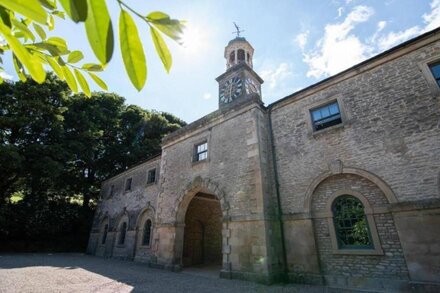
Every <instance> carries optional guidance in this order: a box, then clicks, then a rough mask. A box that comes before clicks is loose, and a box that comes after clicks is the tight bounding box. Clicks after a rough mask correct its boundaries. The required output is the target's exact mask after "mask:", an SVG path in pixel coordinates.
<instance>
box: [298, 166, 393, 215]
mask: <svg viewBox="0 0 440 293" xmlns="http://www.w3.org/2000/svg"><path fill="white" fill-rule="evenodd" d="M336 174H353V175H358V176H360V177H364V178H366V179H368V180H369V181H371V182H373V183H374V184H376V185H377V187H378V188H379V189H380V190H381V191H382V192H383V194H384V195H385V197H386V199H387V200H388V203H396V202H397V198H396V195H395V194H394V192H393V190H392V189H391V187H390V186H389V185H388V184H387V183H386V182H385V181H384V180H382V179H381V178H380V177H379V176H377V175H375V174H373V173H371V172H368V171H365V170H362V169H358V168H352V167H342V166H341V168H340V170H339V171H337V172H332V171H326V172H324V173H322V174H320V175H319V176H318V177H316V178H315V179H313V180H312V182H311V183H310V185H309V187H308V188H307V191H306V194H305V196H304V212H305V213H310V212H311V206H312V200H313V193H314V191H315V189H316V188H317V187H318V185H319V184H321V182H323V181H324V180H326V179H327V178H329V177H331V176H333V175H336Z"/></svg>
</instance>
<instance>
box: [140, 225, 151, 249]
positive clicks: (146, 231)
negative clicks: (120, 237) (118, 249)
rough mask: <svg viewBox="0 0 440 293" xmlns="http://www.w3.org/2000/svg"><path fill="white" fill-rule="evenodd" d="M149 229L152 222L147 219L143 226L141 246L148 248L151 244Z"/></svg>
mask: <svg viewBox="0 0 440 293" xmlns="http://www.w3.org/2000/svg"><path fill="white" fill-rule="evenodd" d="M151 227H152V222H151V220H150V219H147V220H146V221H145V224H144V234H143V237H142V245H145V246H150V242H151Z"/></svg>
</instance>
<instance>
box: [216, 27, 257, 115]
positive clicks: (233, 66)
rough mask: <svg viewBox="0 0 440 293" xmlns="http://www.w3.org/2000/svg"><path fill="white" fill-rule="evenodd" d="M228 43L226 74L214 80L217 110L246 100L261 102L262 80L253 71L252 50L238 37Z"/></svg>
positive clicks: (246, 42)
mask: <svg viewBox="0 0 440 293" xmlns="http://www.w3.org/2000/svg"><path fill="white" fill-rule="evenodd" d="M236 28H237V32H236V33H237V37H235V38H234V39H232V40H231V41H229V43H228V45H227V46H226V48H225V59H226V72H225V73H223V74H222V75H220V76H219V77H217V78H216V81H217V82H218V84H219V108H220V109H222V108H225V107H228V106H230V105H234V104H236V103H239V102H241V101H244V100H248V99H258V100H260V101H261V84H262V83H263V80H262V79H261V77H259V76H258V74H257V73H256V72H255V71H254V70H253V64H252V57H253V54H254V48H252V46H251V44H249V42H248V41H246V39H245V38H243V37H240V30H239V29H238V27H237V26H236Z"/></svg>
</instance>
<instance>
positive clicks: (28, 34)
mask: <svg viewBox="0 0 440 293" xmlns="http://www.w3.org/2000/svg"><path fill="white" fill-rule="evenodd" d="M11 21H12V24H13V25H14V26H15V28H17V29H19V30H20V31H21V32H22V33H23V34H24V35H25V36H26V37H27V38H28V39H31V40H32V41H34V42H35V36H34V34H33V33H32V32H31V31H30V30H29V29H28V27H27V26H26V25H24V24H23V23H22V22H19V21H18V20H17V19H16V18H13V19H12V20H11Z"/></svg>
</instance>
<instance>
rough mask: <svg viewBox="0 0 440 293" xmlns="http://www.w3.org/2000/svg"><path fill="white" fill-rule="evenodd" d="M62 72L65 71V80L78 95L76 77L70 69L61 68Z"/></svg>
mask: <svg viewBox="0 0 440 293" xmlns="http://www.w3.org/2000/svg"><path fill="white" fill-rule="evenodd" d="M61 70H62V71H63V74H64V78H65V79H66V82H67V85H68V86H69V87H70V89H71V90H72V91H73V92H74V93H77V92H78V85H77V84H76V80H75V77H74V76H73V74H72V72H71V71H70V69H69V67H67V66H61Z"/></svg>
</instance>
